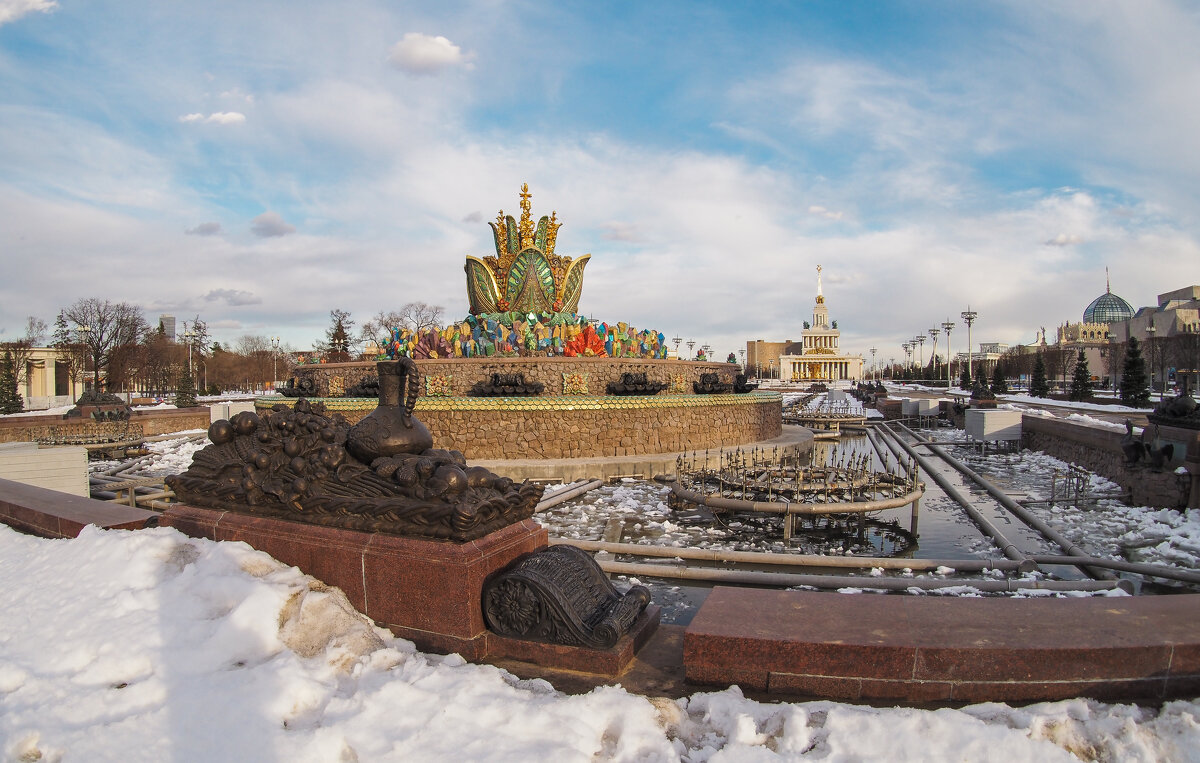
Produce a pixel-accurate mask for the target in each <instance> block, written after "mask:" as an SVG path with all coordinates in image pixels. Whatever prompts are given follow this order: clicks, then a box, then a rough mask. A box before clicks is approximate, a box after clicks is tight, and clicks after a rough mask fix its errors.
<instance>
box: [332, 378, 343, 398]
mask: <svg viewBox="0 0 1200 763" xmlns="http://www.w3.org/2000/svg"><path fill="white" fill-rule="evenodd" d="M344 394H346V380H345V379H343V378H342V377H340V376H330V377H329V396H330V397H341V396H342V395H344Z"/></svg>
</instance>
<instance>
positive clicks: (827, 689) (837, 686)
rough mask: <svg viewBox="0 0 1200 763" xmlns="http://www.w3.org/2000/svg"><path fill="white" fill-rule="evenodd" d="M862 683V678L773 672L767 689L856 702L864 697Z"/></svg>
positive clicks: (780, 692) (773, 691)
mask: <svg viewBox="0 0 1200 763" xmlns="http://www.w3.org/2000/svg"><path fill="white" fill-rule="evenodd" d="M862 684H863V681H862V679H861V678H841V677H837V676H813V675H807V674H799V673H776V672H771V673H769V674H768V676H767V686H766V691H768V692H770V693H772V694H798V695H800V696H804V697H821V698H822V699H836V700H841V701H843V702H855V701H858V700H860V699H862V696H863V687H862Z"/></svg>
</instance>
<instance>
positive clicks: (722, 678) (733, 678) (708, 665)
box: [683, 635, 770, 691]
mask: <svg viewBox="0 0 1200 763" xmlns="http://www.w3.org/2000/svg"><path fill="white" fill-rule="evenodd" d="M683 670H684V675H686V676H687V680H688V683H693V684H700V685H707V686H734V685H736V686H740V687H742V688H743V689H753V690H755V691H766V690H767V685H768V683H769V680H770V673H769V672H767V671H766V670H764V669H763V668H760V667H755V666H741V665H736V664H733V665H724V664H718V663H713V662H708V661H700V660H695V659H689V657H688V652H687V636H686V635H685V636H684V656H683Z"/></svg>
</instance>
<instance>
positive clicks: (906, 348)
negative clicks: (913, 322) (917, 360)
mask: <svg viewBox="0 0 1200 763" xmlns="http://www.w3.org/2000/svg"><path fill="white" fill-rule="evenodd" d="M900 346H901V347H903V348H904V370H905V371H911V370H912V363H911V362H909V360H908V357H909V355H910V354H911V352H912V342H902V343H901V344H900Z"/></svg>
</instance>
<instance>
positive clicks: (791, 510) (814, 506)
mask: <svg viewBox="0 0 1200 763" xmlns="http://www.w3.org/2000/svg"><path fill="white" fill-rule="evenodd" d="M671 492H672V493H674V494H675V496H676V497H678V498H680V499H682V500H684V501H687V502H688V503H695V504H701V505H704V506H709V507H711V508H714V509H729V510H731V511H756V512H759V513H762V514H783V515H790V514H804V515H813V514H862V513H866V512H870V511H883V510H885V509H895V508H898V507H900V506H907V505H908V504H910V503H912V502H913V501H915V500H917V499H918V498H920V497H921V495H922V491H920V490H914V491H913V492H911V493H907V494H906V495H902V496H898V497H896V498H885V499H883V500H881V501H855V502H853V503H788V502H786V501H785V502H783V503H778V502H776V501H742V500H739V499H737V498H726V497H724V496H722V495H718V494H716V493H713V494H710V495H705V494H704V493H697V492H696V491H694V490H688V489H686V488H682V487H679V485H678V483H676V484H673V485H671Z"/></svg>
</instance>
